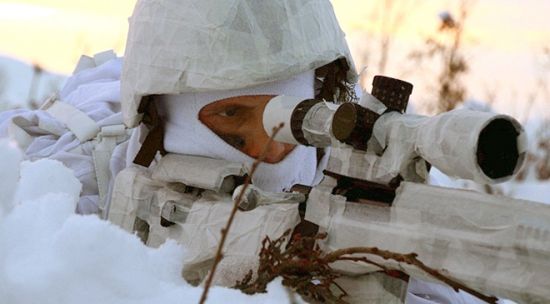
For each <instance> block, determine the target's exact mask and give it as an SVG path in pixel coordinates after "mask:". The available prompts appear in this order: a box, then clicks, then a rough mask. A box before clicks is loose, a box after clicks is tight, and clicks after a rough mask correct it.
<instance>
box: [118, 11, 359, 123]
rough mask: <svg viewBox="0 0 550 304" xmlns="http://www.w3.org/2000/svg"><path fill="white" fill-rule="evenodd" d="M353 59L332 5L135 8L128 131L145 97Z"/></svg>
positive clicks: (125, 77)
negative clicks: (342, 59)
mask: <svg viewBox="0 0 550 304" xmlns="http://www.w3.org/2000/svg"><path fill="white" fill-rule="evenodd" d="M341 57H345V58H346V59H347V61H348V64H349V66H350V71H349V72H348V76H347V77H348V81H350V82H355V81H356V77H357V75H356V72H355V68H354V65H353V61H352V59H351V55H350V52H349V49H348V46H347V43H346V41H345V38H344V33H343V32H342V30H341V29H340V26H339V25H338V21H337V20H336V16H335V15H334V11H333V8H332V5H331V4H330V2H329V0H201V1H195V0H138V2H137V4H136V7H135V9H134V13H133V15H132V17H131V18H130V30H129V34H128V41H127V44H126V53H125V58H124V65H123V71H122V85H121V94H122V112H123V115H124V121H125V123H126V125H127V126H128V127H134V126H136V125H137V124H138V123H139V122H140V120H141V116H140V115H139V114H138V111H137V110H138V107H139V104H140V102H141V99H142V97H144V96H148V95H155V94H180V93H184V92H200V91H213V90H228V89H239V88H244V87H249V86H254V85H258V84H261V83H265V82H272V81H275V80H281V79H286V78H289V77H291V76H293V75H296V74H299V73H302V72H305V71H309V70H313V69H316V68H318V67H321V66H323V65H325V64H328V63H330V62H332V61H334V60H336V59H338V58H341Z"/></svg>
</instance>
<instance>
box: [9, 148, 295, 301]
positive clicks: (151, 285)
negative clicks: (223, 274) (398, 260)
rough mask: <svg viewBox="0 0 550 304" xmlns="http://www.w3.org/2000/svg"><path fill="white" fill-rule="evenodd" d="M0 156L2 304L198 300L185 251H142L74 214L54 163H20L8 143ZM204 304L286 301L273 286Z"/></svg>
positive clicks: (71, 188)
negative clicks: (184, 271) (185, 271)
mask: <svg viewBox="0 0 550 304" xmlns="http://www.w3.org/2000/svg"><path fill="white" fill-rule="evenodd" d="M0 157H3V158H2V159H3V161H2V162H1V163H0V170H1V171H0V178H1V179H2V181H3V182H2V183H1V186H0V187H1V190H6V191H7V192H2V196H0V198H1V199H2V200H1V201H0V206H2V208H0V210H5V211H6V212H5V213H4V215H3V216H2V215H1V214H0V299H1V302H2V303H11V304H26V303H46V304H48V303H52V304H54V303H55V304H63V303H79V304H87V303H90V304H91V303H117V304H118V303H164V304H168V303H178V304H179V303H197V302H198V300H199V298H200V296H201V292H202V288H200V287H193V286H191V285H189V284H187V283H186V282H185V281H184V280H183V279H182V277H181V274H180V271H181V268H182V261H183V257H184V255H185V248H183V247H182V246H180V245H178V244H177V243H175V242H167V243H165V244H164V245H162V246H161V247H159V248H158V249H154V248H150V247H146V246H145V245H143V243H141V241H140V240H139V239H138V238H137V237H136V236H135V235H132V234H129V233H127V232H125V231H123V230H122V229H120V228H118V227H117V226H115V225H112V224H110V223H108V222H106V221H103V220H100V219H99V218H98V217H96V216H81V215H76V214H74V209H75V206H76V201H77V200H78V194H79V192H80V188H81V185H80V183H79V182H78V180H77V179H76V178H75V177H74V176H73V175H72V172H71V171H70V170H69V169H67V168H66V167H64V166H63V165H62V164H61V163H60V162H57V161H52V160H40V161H36V162H23V163H21V164H20V161H21V153H20V152H18V151H17V149H16V148H14V147H13V146H11V145H10V144H9V143H8V142H0ZM6 160H9V162H7V161H6ZM19 167H20V168H19ZM19 176H21V177H20V178H19ZM10 186H11V187H10ZM8 190H9V191H8ZM8 192H9V193H8ZM14 193H17V194H16V195H15V199H14V200H13V202H15V203H13V202H12V199H11V198H12V197H13V196H14ZM10 210H11V211H10ZM207 302H208V303H288V302H289V299H288V295H287V293H286V291H285V290H284V288H283V287H282V286H281V283H280V281H278V282H274V283H272V284H271V285H270V286H269V292H268V294H261V295H255V296H248V295H245V294H243V293H241V292H240V291H237V290H232V289H228V288H222V287H214V288H212V289H211V291H210V293H209V296H208V301H207Z"/></svg>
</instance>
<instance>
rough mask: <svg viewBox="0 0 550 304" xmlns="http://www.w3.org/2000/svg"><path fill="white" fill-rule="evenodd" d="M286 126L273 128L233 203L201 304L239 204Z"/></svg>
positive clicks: (222, 231)
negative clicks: (271, 146) (272, 145)
mask: <svg viewBox="0 0 550 304" xmlns="http://www.w3.org/2000/svg"><path fill="white" fill-rule="evenodd" d="M283 125H284V124H282V123H281V124H280V125H279V126H277V127H275V128H273V133H272V135H271V137H270V138H269V141H268V142H267V144H266V145H265V147H264V148H263V150H262V153H260V156H259V157H258V158H257V159H256V160H255V161H254V163H253V164H252V168H251V169H250V173H249V174H248V175H247V177H246V179H245V181H244V184H243V187H242V189H241V192H240V193H239V196H238V197H237V199H236V200H235V201H234V202H233V209H231V213H230V215H229V218H228V219H227V224H226V225H225V227H224V228H223V229H222V230H221V234H222V237H221V240H220V244H219V245H218V249H217V251H216V256H215V258H214V264H213V265H212V269H211V270H210V273H209V274H208V277H207V278H206V282H205V283H204V290H203V292H202V295H201V298H200V301H199V304H203V303H205V302H206V298H207V296H208V291H209V290H210V286H211V285H212V280H213V279H214V274H215V273H216V269H217V267H218V264H219V263H220V261H221V260H222V258H223V246H224V244H225V240H226V238H227V234H228V232H229V228H231V224H232V223H233V219H234V218H235V214H236V213H237V210H238V209H239V204H240V203H241V201H242V199H243V195H244V193H245V191H246V189H247V188H248V186H249V185H250V183H251V181H252V177H253V176H254V172H256V169H257V168H258V166H259V165H260V163H261V162H262V161H263V160H264V158H265V156H266V154H267V151H268V150H269V146H270V145H271V143H272V142H273V138H275V136H276V135H277V133H278V132H279V131H280V130H281V129H282V128H283Z"/></svg>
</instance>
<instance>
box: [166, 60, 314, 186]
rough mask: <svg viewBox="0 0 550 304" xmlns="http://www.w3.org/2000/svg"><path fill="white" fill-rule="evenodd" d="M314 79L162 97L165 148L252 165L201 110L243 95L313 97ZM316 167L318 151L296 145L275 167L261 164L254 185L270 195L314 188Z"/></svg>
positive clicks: (299, 77) (306, 77) (309, 76)
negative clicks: (298, 187)
mask: <svg viewBox="0 0 550 304" xmlns="http://www.w3.org/2000/svg"><path fill="white" fill-rule="evenodd" d="M313 79H314V75H313V71H310V72H307V73H304V74H301V75H297V76H296V77H293V78H291V79H287V80H284V81H278V82H274V83H268V84H264V85H260V86H256V87H251V88H245V89H239V90H227V91H219V92H205V93H185V94H181V95H165V96H162V97H161V98H160V100H159V112H160V113H161V115H162V116H163V117H164V121H165V122H166V125H165V127H166V128H165V137H164V147H165V149H166V151H168V152H171V153H178V154H189V155H198V156H205V157H211V158H217V159H225V160H228V161H234V162H241V163H245V164H247V165H248V166H251V165H252V163H253V162H254V159H253V158H251V157H249V156H248V155H246V154H244V153H242V152H241V151H239V150H237V149H235V148H234V147H232V146H231V145H229V144H227V143H226V142H225V141H223V140H222V139H221V138H220V137H218V135H216V134H215V133H214V132H212V131H211V130H210V129H209V128H208V127H206V126H205V125H204V124H203V123H202V122H200V121H199V120H198V113H199V111H200V110H201V109H202V108H203V107H204V106H205V105H207V104H210V103H212V102H214V101H217V100H221V99H225V98H229V97H235V96H243V95H282V94H285V95H292V96H297V97H303V98H304V99H307V98H313V95H314V93H313V92H314V90H313ZM316 167H317V157H316V149H315V148H313V147H305V146H297V147H295V148H294V150H292V152H290V153H289V154H288V155H287V156H286V157H285V158H284V159H283V160H281V161H280V162H278V163H276V164H267V163H262V164H260V165H259V167H258V169H257V171H256V173H255V174H254V177H253V179H252V182H253V184H254V185H256V186H258V187H260V188H261V189H263V190H265V191H271V192H280V191H283V190H289V189H290V187H291V186H292V185H294V184H304V185H311V184H312V183H313V180H314V177H315V172H316Z"/></svg>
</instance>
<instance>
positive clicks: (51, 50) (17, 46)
mask: <svg viewBox="0 0 550 304" xmlns="http://www.w3.org/2000/svg"><path fill="white" fill-rule="evenodd" d="M401 2H403V3H414V6H411V9H410V11H409V12H408V13H407V16H406V18H404V22H403V23H404V24H403V25H401V26H400V30H399V31H398V32H397V37H398V38H397V39H399V40H404V41H412V42H414V41H420V40H421V39H422V37H424V36H426V35H427V34H428V33H430V32H432V31H433V29H434V28H435V27H436V25H437V22H438V20H437V13H438V12H440V11H441V10H444V9H446V8H448V7H453V4H455V3H456V2H457V1H445V0H423V1H408V0H404V1H403V0H402V1H401ZM134 3H135V0H116V1H112V0H94V1H89V0H69V1H64V0H17V1H10V0H0V53H4V54H8V55H11V56H17V57H19V58H23V59H25V60H27V61H31V62H37V63H39V64H41V65H43V66H44V67H46V68H48V69H52V70H56V71H59V72H64V73H68V72H70V71H71V70H72V68H73V66H74V64H75V62H76V60H77V59H78V57H79V55H80V54H81V53H87V54H93V53H96V52H99V51H102V50H105V49H115V50H116V51H117V52H119V53H121V52H123V48H124V43H125V36H126V33H127V17H128V16H130V15H131V12H132V8H133V5H134ZM333 3H334V6H335V10H336V13H337V15H338V18H339V19H340V21H341V23H342V27H343V28H344V30H345V31H346V32H347V33H348V34H349V35H351V34H353V33H354V32H357V31H365V30H368V31H370V32H371V35H374V34H375V33H376V32H378V30H379V22H371V21H372V20H375V19H374V16H372V15H369V14H368V13H367V12H372V11H373V10H372V6H373V5H374V3H376V1H367V0H334V1H333ZM358 3H359V4H358ZM474 8H475V9H474V10H473V12H474V13H473V15H472V17H471V19H470V23H469V29H470V32H471V33H470V34H469V37H470V38H471V39H472V42H475V43H477V44H483V45H487V46H490V47H492V48H499V49H502V50H512V51H513V50H517V49H527V48H532V49H536V48H537V47H540V45H542V44H544V43H545V42H546V41H549V40H550V18H548V15H547V14H548V12H550V1H544V0H523V1H519V0H483V1H479V0H478V1H477V3H476V4H475V5H474Z"/></svg>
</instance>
